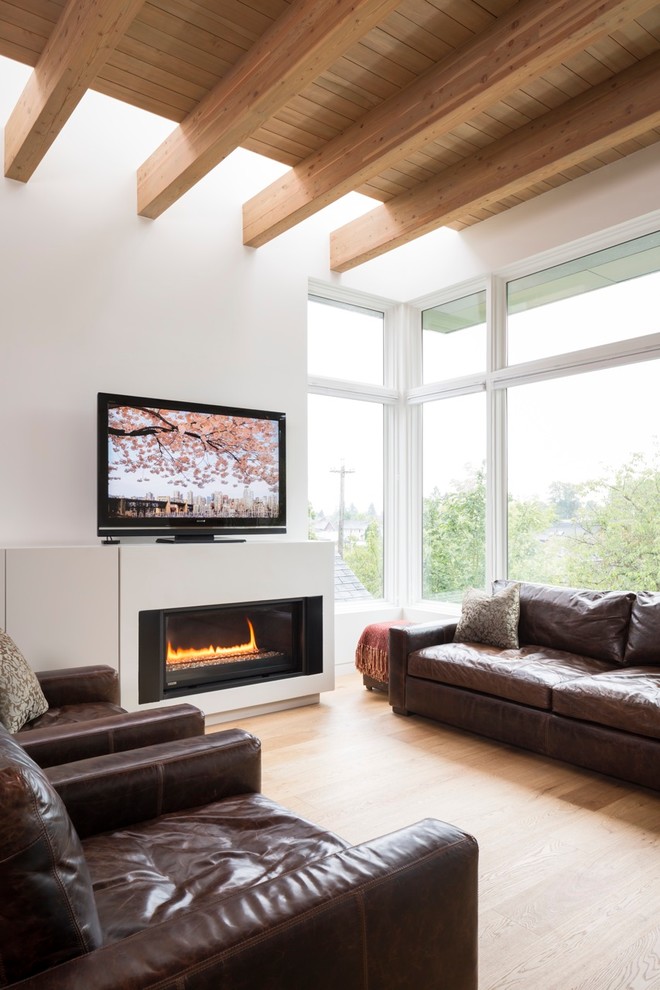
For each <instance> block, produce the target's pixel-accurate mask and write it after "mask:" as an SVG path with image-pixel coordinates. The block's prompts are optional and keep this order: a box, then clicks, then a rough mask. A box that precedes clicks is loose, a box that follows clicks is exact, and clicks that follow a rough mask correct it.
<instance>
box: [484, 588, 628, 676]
mask: <svg viewBox="0 0 660 990" xmlns="http://www.w3.org/2000/svg"><path fill="white" fill-rule="evenodd" d="M511 583H512V582H511V581H495V582H494V584H493V587H494V588H495V589H499V588H502V587H505V586H506V585H508V584H511ZM634 599H635V595H634V594H632V592H627V591H590V590H586V589H580V588H556V587H553V586H551V585H547V584H528V583H525V582H522V583H521V584H520V623H519V626H518V639H519V642H520V645H521V646H523V645H529V644H534V645H535V646H547V647H550V648H551V649H554V650H568V651H569V652H570V653H578V654H580V655H582V656H588V657H596V658H597V659H599V660H609V661H612V662H614V663H616V664H622V663H623V658H624V654H625V651H626V640H627V635H628V624H629V622H630V613H631V608H632V603H633V601H634Z"/></svg>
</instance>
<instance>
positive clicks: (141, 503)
mask: <svg viewBox="0 0 660 990" xmlns="http://www.w3.org/2000/svg"><path fill="white" fill-rule="evenodd" d="M264 532H268V533H284V532H286V476H285V416H284V413H277V412H266V411H263V410H255V409H238V408H234V407H231V406H215V405H207V404H204V403H199V402H173V401H168V400H161V399H146V398H140V397H137V396H128V395H113V394H110V393H107V392H101V393H99V397H98V533H99V536H106V537H112V536H143V535H150V536H159V535H160V534H172V536H173V537H174V538H175V539H188V540H195V539H201V540H204V539H208V540H211V539H213V538H214V536H216V535H222V534H225V535H231V534H232V533H233V534H237V535H242V534H251V533H264ZM170 538H171V537H170Z"/></svg>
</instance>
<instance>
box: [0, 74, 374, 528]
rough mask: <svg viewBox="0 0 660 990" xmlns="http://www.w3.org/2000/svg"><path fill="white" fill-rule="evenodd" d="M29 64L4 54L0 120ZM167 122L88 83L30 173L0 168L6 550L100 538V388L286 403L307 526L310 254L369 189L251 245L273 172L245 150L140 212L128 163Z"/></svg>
mask: <svg viewBox="0 0 660 990" xmlns="http://www.w3.org/2000/svg"><path fill="white" fill-rule="evenodd" d="M28 75H29V70H28V69H27V68H26V67H25V66H21V65H19V64H18V63H14V62H10V61H8V60H6V59H0V123H1V124H3V125H4V122H5V121H6V120H7V118H8V116H9V114H10V112H11V110H12V108H13V106H14V104H15V103H16V100H17V99H18V97H19V95H20V93H21V91H22V88H23V85H24V84H25V80H26V79H27V77H28ZM172 127H173V125H172V124H171V123H170V122H167V121H163V120H160V119H158V118H156V117H154V116H152V115H150V114H146V113H144V112H142V111H139V110H136V109H134V108H132V107H129V106H127V105H124V104H121V103H118V102H116V101H113V100H111V99H109V98H106V97H103V96H100V95H98V94H95V93H88V94H87V95H86V96H85V98H84V99H83V101H82V103H81V104H80V106H79V107H78V108H77V109H76V111H75V113H74V115H73V117H72V118H71V119H70V120H69V121H68V123H67V124H66V126H65V128H64V130H63V131H62V133H61V134H60V136H59V137H58V138H57V140H56V141H55V143H54V145H53V146H52V148H51V149H50V150H49V152H48V154H47V155H46V157H45V158H44V160H43V162H42V163H41V164H40V166H39V167H38V169H37V171H36V172H35V174H34V176H33V177H32V178H31V180H30V181H29V182H28V183H27V184H23V183H19V182H15V181H13V180H10V179H2V178H0V336H1V340H2V344H1V348H0V370H1V371H0V373H1V375H2V387H1V388H0V422H2V424H3V427H2V433H1V435H0V477H1V483H0V546H20V545H30V546H33V545H53V544H61V545H72V544H74V545H75V544H86V543H90V542H91V543H93V542H95V541H96V539H97V538H96V495H95V491H96V433H95V429H96V427H95V419H96V393H97V392H98V391H116V392H125V393H129V394H138V395H146V396H152V397H154V398H176V399H197V400H198V401H208V402H214V401H217V402H223V403H228V404H235V405H239V406H241V405H243V406H247V407H253V408H254V407H257V408H258V407H261V408H266V409H277V410H283V411H284V412H286V413H287V428H288V433H287V451H288V506H289V532H288V538H289V539H305V538H306V535H307V499H306V484H307V482H306V474H307V466H306V457H307V454H306V403H307V395H306V373H307V372H306V305H307V276H308V266H309V264H310V263H315V264H317V265H318V266H319V267H320V268H323V266H324V264H325V261H324V258H325V257H327V236H326V235H325V234H323V235H321V236H319V234H318V231H319V225H320V227H321V229H323V228H325V229H326V230H327V229H329V228H330V227H331V226H334V225H335V224H336V223H342V222H344V221H345V220H347V219H350V217H351V216H354V215H356V211H357V212H359V211H360V210H364V206H361V205H360V199H363V197H354V198H353V199H352V201H351V200H349V201H348V202H347V203H343V204H341V206H338V207H337V208H336V210H335V213H336V220H331V219H330V218H329V217H328V216H327V211H326V215H325V217H321V218H315V222H314V223H313V224H311V225H307V227H306V228H305V229H302V228H301V229H300V230H297V231H292V232H291V233H290V234H288V235H286V237H284V238H281V239H280V240H279V241H278V242H275V243H273V244H270V245H267V246H266V247H264V248H262V249H260V250H258V251H257V250H253V249H250V248H245V247H243V245H242V231H241V205H242V203H243V201H244V200H246V199H248V198H249V197H250V196H251V195H253V194H254V193H255V192H257V191H258V190H259V189H260V188H262V187H263V186H264V185H267V184H268V182H270V181H272V180H273V179H274V178H275V177H276V176H277V175H279V174H281V173H282V171H284V169H283V167H282V166H280V165H277V164H275V163H272V162H268V161H267V160H265V159H262V158H259V157H258V156H255V155H250V154H248V153H246V152H238V153H236V154H234V155H232V156H230V158H228V159H227V160H226V161H225V162H223V163H221V165H220V166H218V168H216V169H215V170H214V171H213V172H212V173H211V174H210V175H209V176H207V177H206V179H204V180H203V181H202V182H200V183H199V184H198V185H197V186H196V187H195V188H194V189H193V190H192V191H191V192H190V193H189V194H188V195H186V196H185V197H183V198H182V199H181V200H180V201H179V202H178V203H177V204H175V205H174V206H173V207H172V208H171V209H170V210H168V211H167V212H166V213H165V214H164V215H163V216H162V217H160V218H159V219H158V220H156V221H150V220H146V219H143V218H140V217H138V216H137V213H136V207H135V202H136V190H135V172H136V169H137V167H138V166H139V165H140V164H141V163H142V162H143V161H144V160H145V159H146V158H147V157H148V155H149V154H150V153H151V152H152V151H153V150H155V149H156V148H157V147H158V145H159V144H160V142H161V141H162V140H163V139H164V137H166V136H167V134H168V133H169V132H170V131H171V129H172ZM316 255H318V257H316Z"/></svg>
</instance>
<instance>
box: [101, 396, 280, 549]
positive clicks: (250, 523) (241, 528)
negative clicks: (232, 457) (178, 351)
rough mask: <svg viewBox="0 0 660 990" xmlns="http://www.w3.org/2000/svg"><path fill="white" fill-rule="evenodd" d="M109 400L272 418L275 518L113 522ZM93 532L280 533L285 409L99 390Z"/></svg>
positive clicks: (195, 536) (193, 536) (203, 536)
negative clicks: (275, 442) (275, 432)
mask: <svg viewBox="0 0 660 990" xmlns="http://www.w3.org/2000/svg"><path fill="white" fill-rule="evenodd" d="M110 403H113V404H114V403H119V404H120V405H127V406H147V407H151V408H159V409H175V410H184V411H190V412H206V413H210V414H212V415H219V416H244V417H247V418H251V419H265V420H273V421H275V422H277V424H278V451H279V468H278V470H279V491H278V496H279V502H278V504H279V515H278V516H277V518H276V519H262V518H260V517H258V516H254V517H249V518H241V519H233V518H227V519H217V518H212V519H211V518H206V517H205V516H201V517H196V518H195V521H194V522H184V521H183V520H180V519H179V520H172V521H170V522H168V521H165V520H163V519H136V520H135V521H134V523H133V522H131V521H130V520H121V521H119V522H115V521H114V520H111V519H110V516H109V513H108V498H109V484H108V471H109V464H108V460H109V458H108V408H109V405H110ZM97 533H98V535H99V536H102V537H105V538H106V539H112V538H114V537H121V536H124V537H128V536H135V537H140V536H142V537H144V536H151V537H156V538H158V537H166V538H169V540H172V539H174V540H176V538H177V537H180V538H181V539H182V540H186V539H188V540H191V541H195V540H199V541H210V540H213V538H214V537H216V536H218V537H221V538H222V537H223V536H224V537H225V538H229V537H232V536H239V537H243V536H256V535H262V536H268V535H271V534H280V533H286V414H285V413H283V412H274V411H273V410H268V409H246V408H243V407H240V406H227V405H220V404H218V403H209V402H196V401H191V402H188V401H183V400H178V399H154V398H149V397H147V396H140V395H124V394H121V393H118V392H99V393H98V396H97Z"/></svg>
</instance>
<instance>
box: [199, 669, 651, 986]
mask: <svg viewBox="0 0 660 990" xmlns="http://www.w3.org/2000/svg"><path fill="white" fill-rule="evenodd" d="M235 724H240V725H242V726H243V728H246V729H248V730H249V731H251V732H253V733H254V734H255V735H257V736H259V738H260V739H261V740H262V744H263V770H264V772H263V791H264V793H265V794H267V795H268V796H269V797H272V798H274V799H276V800H278V801H279V802H280V803H282V804H284V805H286V806H287V807H289V808H292V809H293V810H295V811H297V812H298V813H300V814H302V815H304V816H306V817H307V818H311V819H313V820H314V821H316V822H318V823H320V824H323V825H325V826H327V827H328V828H331V829H333V830H334V831H336V832H338V833H339V834H340V835H342V836H343V837H344V838H346V839H348V840H349V841H351V842H354V843H357V842H362V841H364V840H366V839H369V838H373V837H374V836H376V835H380V834H383V833H385V832H389V831H392V830H394V829H396V828H399V827H401V826H403V825H406V824H409V823H410V822H414V821H417V820H418V819H420V818H425V817H434V818H440V819H443V820H444V821H448V822H452V823H453V824H455V825H458V826H460V827H461V828H464V829H465V830H466V831H468V832H471V833H472V834H473V835H474V836H476V838H477V840H478V842H479V848H480V895H479V896H480V943H479V952H480V966H479V969H480V983H479V987H480V990H514V988H515V990H660V794H655V793H654V792H651V791H646V790H644V789H642V788H638V787H633V786H629V785H626V784H623V783H620V782H617V781H615V780H614V779H611V778H608V777H603V776H601V775H599V774H595V773H589V772H588V771H584V770H579V769H577V768H574V767H571V766H569V765H568V764H564V763H559V762H556V761H553V760H549V759H544V758H543V757H539V756H536V755H535V754H533V753H526V752H524V751H522V750H515V749H513V748H512V747H509V746H504V745H500V744H498V743H495V742H492V741H490V740H486V739H481V738H479V737H477V736H473V735H470V734H468V733H463V732H460V731H458V730H454V729H450V728H448V727H444V726H441V725H439V724H436V723H433V722H431V721H429V720H426V719H421V718H417V717H412V718H405V717H402V716H397V715H394V714H393V713H392V711H391V709H390V707H389V705H388V703H387V699H386V697H385V696H384V695H382V694H380V693H378V692H375V691H366V690H364V688H363V687H362V684H361V678H360V677H359V676H358V675H357V674H356V675H347V676H342V677H339V678H338V679H337V688H336V690H335V691H334V692H332V693H328V694H323V695H322V696H321V703H320V704H319V705H312V706H309V707H306V708H297V709H294V710H291V711H285V712H277V713H275V714H272V715H263V716H259V717H256V718H252V719H246V720H244V721H243V722H241V723H235ZM226 727H227V725H226V724H225V725H221V726H217V729H223V728H226ZM438 896H442V892H441V891H438Z"/></svg>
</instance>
